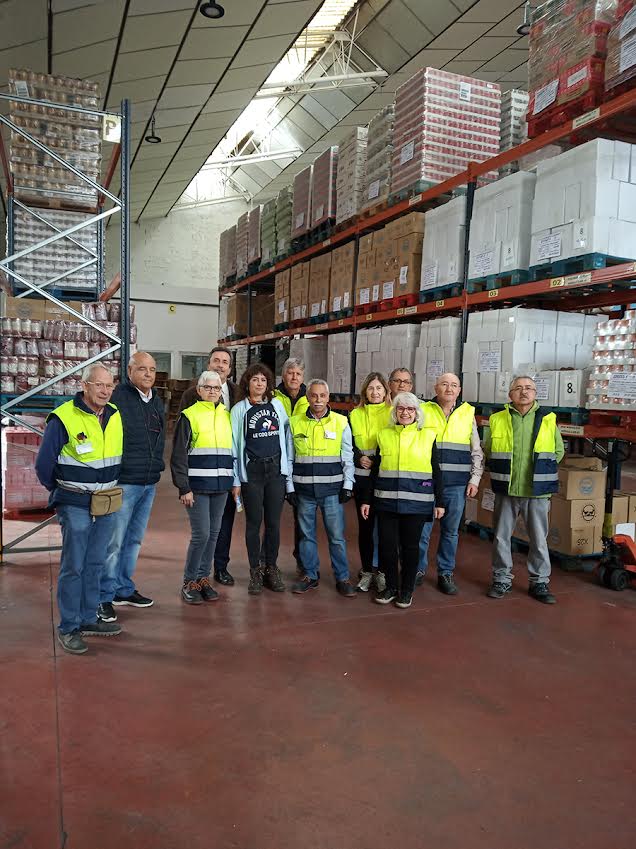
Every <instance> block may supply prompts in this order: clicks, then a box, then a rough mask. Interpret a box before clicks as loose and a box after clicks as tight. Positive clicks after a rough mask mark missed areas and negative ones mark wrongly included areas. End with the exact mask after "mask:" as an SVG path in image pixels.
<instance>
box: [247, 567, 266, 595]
mask: <svg viewBox="0 0 636 849" xmlns="http://www.w3.org/2000/svg"><path fill="white" fill-rule="evenodd" d="M247 591H248V593H249V594H250V595H260V594H261V593H262V592H263V570H262V569H261V567H260V566H259V567H258V568H257V569H250V583H249V586H248V588H247Z"/></svg>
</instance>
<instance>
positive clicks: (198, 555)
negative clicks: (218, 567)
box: [183, 492, 227, 581]
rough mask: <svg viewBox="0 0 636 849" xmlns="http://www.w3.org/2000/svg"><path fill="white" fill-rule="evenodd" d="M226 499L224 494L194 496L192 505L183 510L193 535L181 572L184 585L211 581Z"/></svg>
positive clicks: (198, 494) (198, 493) (196, 494)
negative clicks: (205, 580)
mask: <svg viewBox="0 0 636 849" xmlns="http://www.w3.org/2000/svg"><path fill="white" fill-rule="evenodd" d="M226 499H227V493H226V492H219V493H214V494H212V495H207V494H203V493H201V492H195V493H194V504H193V505H192V507H186V512H187V514H188V519H189V520H190V528H191V530H192V534H191V537H190V545H189V546H188V553H187V555H186V563H185V569H184V572H183V580H184V581H199V580H201V578H209V577H210V572H211V571H212V558H213V557H214V549H215V548H216V541H217V539H218V536H219V530H220V529H221V520H222V519H223V511H224V510H225V502H226Z"/></svg>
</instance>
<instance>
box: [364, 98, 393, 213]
mask: <svg viewBox="0 0 636 849" xmlns="http://www.w3.org/2000/svg"><path fill="white" fill-rule="evenodd" d="M394 120H395V105H394V104H393V103H391V104H390V105H389V106H385V107H384V109H381V110H380V111H379V112H378V113H377V114H376V115H374V116H373V118H371V121H370V122H369V133H368V137H367V179H366V191H365V193H364V194H363V196H362V205H361V209H367V208H368V207H370V206H376V204H379V203H382V202H383V201H386V200H388V197H389V192H390V191H391V162H392V159H393V122H394Z"/></svg>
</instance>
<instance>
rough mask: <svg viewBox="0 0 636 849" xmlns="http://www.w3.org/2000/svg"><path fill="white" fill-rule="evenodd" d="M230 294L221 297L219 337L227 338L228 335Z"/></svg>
mask: <svg viewBox="0 0 636 849" xmlns="http://www.w3.org/2000/svg"><path fill="white" fill-rule="evenodd" d="M228 297H229V296H228V295H223V297H222V298H220V299H219V329H218V331H217V332H218V334H219V339H225V338H226V337H227V302H228Z"/></svg>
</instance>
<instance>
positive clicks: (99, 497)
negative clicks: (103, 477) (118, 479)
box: [91, 486, 124, 516]
mask: <svg viewBox="0 0 636 849" xmlns="http://www.w3.org/2000/svg"><path fill="white" fill-rule="evenodd" d="M123 501H124V490H123V489H122V488H121V487H120V486H114V487H112V489H102V490H100V491H99V492H94V493H93V494H92V495H91V516H108V514H109V513H116V512H117V511H118V510H119V509H120V508H121V505H122V504H123Z"/></svg>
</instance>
